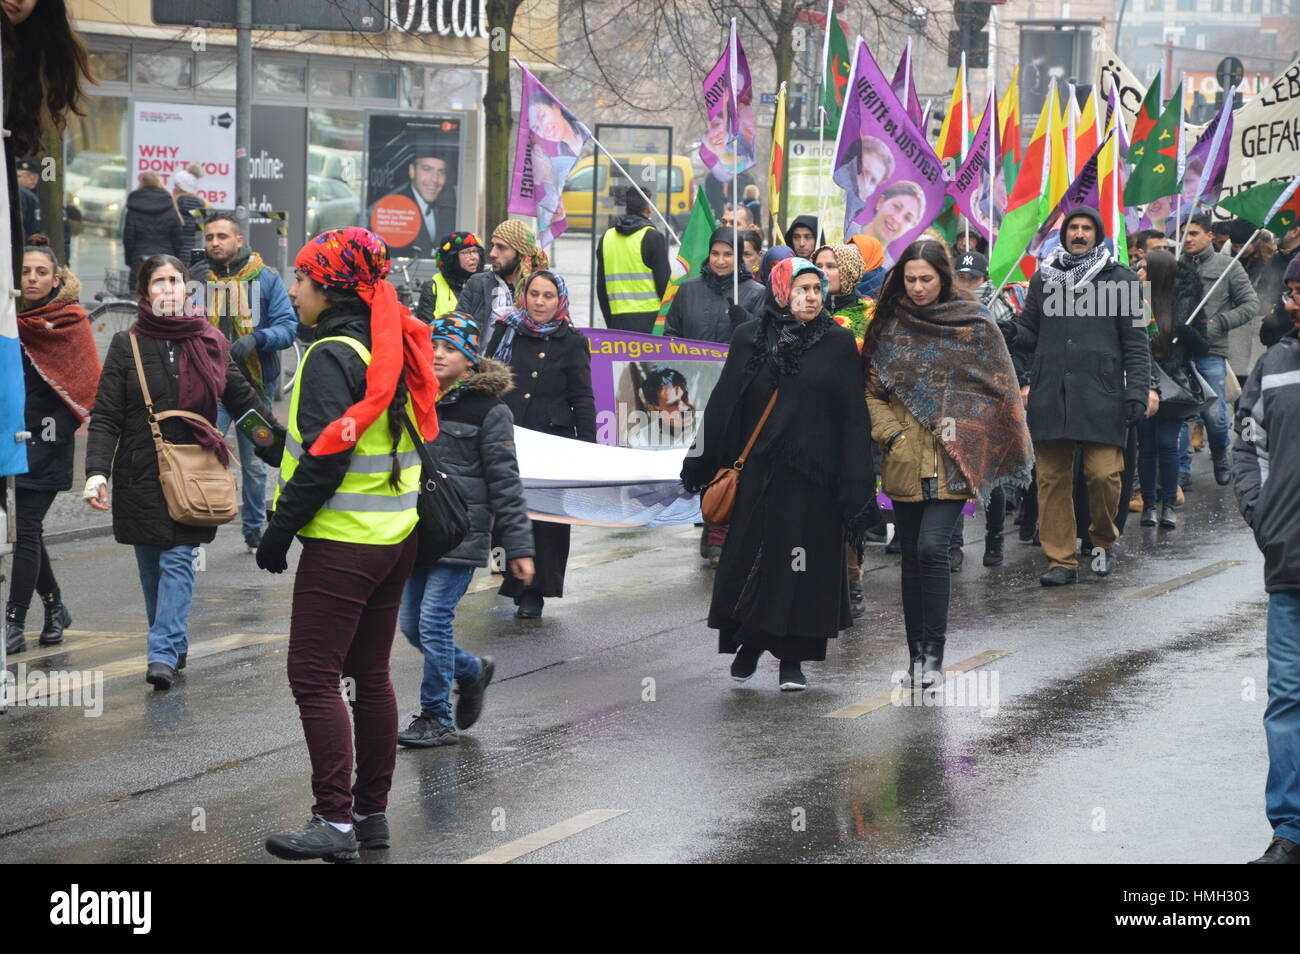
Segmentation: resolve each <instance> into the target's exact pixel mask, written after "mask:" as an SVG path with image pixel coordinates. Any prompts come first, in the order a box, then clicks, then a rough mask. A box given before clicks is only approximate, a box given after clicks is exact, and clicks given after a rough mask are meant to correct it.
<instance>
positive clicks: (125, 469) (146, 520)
mask: <svg viewBox="0 0 1300 954" xmlns="http://www.w3.org/2000/svg"><path fill="white" fill-rule="evenodd" d="M188 281H189V271H188V270H187V269H186V267H185V265H184V264H182V263H181V262H180V260H179V259H176V258H174V257H172V256H170V255H154V256H151V257H150V258H147V259H145V261H144V263H143V264H142V265H141V267H140V275H139V278H138V279H137V281H136V294H137V295H138V296H139V299H140V309H139V313H138V317H137V318H136V322H135V324H134V325H132V326H131V328H130V329H129V330H127V331H119V332H118V333H117V334H115V335H114V336H113V340H112V342H111V343H110V344H109V346H108V354H107V356H106V357H105V359H104V371H103V374H102V375H101V376H100V379H99V391H98V393H97V394H96V395H95V409H94V413H93V414H92V415H91V418H90V427H89V435H88V437H87V441H86V477H87V480H86V488H85V491H84V493H83V496H84V497H85V498H86V499H87V500H88V501H89V502H90V505H91V506H92V507H93V508H95V509H96V510H108V509H110V504H109V497H108V481H109V480H110V479H111V480H112V482H113V503H112V511H113V537H114V538H115V539H116V540H117V542H118V543H126V544H130V545H131V546H133V547H135V557H136V563H137V565H138V567H139V571H140V585H141V586H142V587H143V589H144V601H145V608H146V610H147V612H148V616H149V656H148V663H149V666H148V673H147V675H146V677H145V678H146V679H147V680H148V681H149V683H151V684H152V685H153V687H154V688H155V689H170V688H171V685H172V681H173V680H174V679H175V676H176V672H177V670H180V669H184V668H185V660H186V655H187V653H188V650H189V638H188V635H189V611H190V602H191V600H192V598H193V595H194V571H195V564H196V562H197V561H196V560H195V557H196V556H197V554H198V553H199V552H200V551H199V547H200V546H201V545H202V544H205V543H211V542H212V540H213V538H214V537H215V536H216V534H217V528H216V527H195V526H189V525H187V524H182V523H177V522H176V521H175V520H173V519H172V518H171V514H170V513H169V512H168V510H167V501H166V499H165V498H164V497H163V492H162V484H161V482H160V481H159V478H158V455H157V451H156V450H155V448H154V443H153V437H152V434H151V432H150V429H149V421H148V415H147V412H146V411H145V404H144V392H143V390H142V389H141V387H140V379H139V375H138V374H137V372H136V367H135V358H134V355H133V353H132V348H131V339H132V337H134V338H135V339H136V341H137V342H138V344H139V346H140V363H141V365H142V366H143V368H144V376H145V380H146V382H147V383H148V385H149V394H150V396H151V397H152V398H153V406H154V411H155V412H161V411H170V410H178V409H179V410H186V411H194V412H196V413H198V414H201V415H202V416H203V417H205V418H206V419H207V420H208V421H210V422H211V423H212V427H211V428H204V427H203V425H202V424H201V423H199V422H197V421H188V420H185V419H183V418H175V417H171V418H167V419H166V420H163V421H160V422H159V428H160V429H161V431H162V436H163V439H164V440H167V441H170V442H171V443H174V444H202V445H204V446H206V447H210V448H211V449H212V450H213V451H214V452H215V453H216V455H217V457H218V459H219V460H221V462H222V463H223V464H228V463H229V453H230V452H229V449H228V448H227V446H226V442H225V440H224V439H223V438H222V437H221V435H220V433H219V432H218V431H217V430H216V420H217V407H218V404H222V405H224V406H225V408H226V410H227V411H229V412H230V416H231V417H232V418H234V419H235V420H238V419H239V418H240V417H241V416H243V414H244V413H245V412H247V411H250V410H254V409H255V410H257V411H258V413H260V414H261V415H262V416H263V417H265V418H266V419H267V420H268V421H271V420H273V418H272V417H271V412H270V410H269V409H268V408H267V407H266V406H265V405H264V404H262V402H261V400H260V399H259V398H258V396H257V393H256V392H255V391H254V390H253V387H252V385H250V384H249V383H248V379H247V378H245V377H244V375H243V373H242V372H241V371H240V370H239V369H238V368H237V367H235V364H234V362H233V361H231V360H230V344H229V342H227V341H226V337H225V335H223V334H221V332H220V331H218V330H217V329H216V328H215V327H214V326H213V325H211V324H210V323H209V322H208V319H207V317H206V316H205V315H204V314H203V313H202V312H201V311H200V312H198V313H197V314H194V313H193V312H194V311H195V310H196V309H195V308H194V307H193V304H192V303H189V302H187V301H186V299H185V284H186V282H188ZM187 312H189V314H187Z"/></svg>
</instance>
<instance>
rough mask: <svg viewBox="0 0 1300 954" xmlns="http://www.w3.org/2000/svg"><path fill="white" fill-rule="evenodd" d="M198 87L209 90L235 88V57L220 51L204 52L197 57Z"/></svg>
mask: <svg viewBox="0 0 1300 954" xmlns="http://www.w3.org/2000/svg"><path fill="white" fill-rule="evenodd" d="M195 86H197V87H198V88H199V89H202V90H207V91H210V92H215V91H222V92H226V91H233V90H234V89H235V58H234V57H233V56H224V55H222V54H220V53H204V54H203V55H202V56H200V57H199V58H198V81H197V82H196V83H195Z"/></svg>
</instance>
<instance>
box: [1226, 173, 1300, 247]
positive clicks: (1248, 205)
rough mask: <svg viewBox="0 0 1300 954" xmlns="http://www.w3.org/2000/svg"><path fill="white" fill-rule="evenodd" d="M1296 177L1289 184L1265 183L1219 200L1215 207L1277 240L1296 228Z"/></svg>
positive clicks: (1299, 211) (1299, 201)
mask: <svg viewBox="0 0 1300 954" xmlns="http://www.w3.org/2000/svg"><path fill="white" fill-rule="evenodd" d="M1297 186H1300V176H1296V177H1295V178H1294V179H1292V180H1291V181H1290V182H1287V181H1285V180H1279V181H1276V182H1265V183H1264V184H1262V185H1257V186H1254V187H1252V188H1250V189H1243V190H1242V191H1241V192H1238V193H1237V194H1236V195H1234V196H1229V197H1228V198H1226V199H1220V200H1219V205H1220V206H1221V207H1222V208H1225V209H1227V210H1228V211H1229V212H1231V213H1233V214H1234V215H1236V216H1237V217H1238V218H1242V219H1245V220H1246V221H1247V222H1253V223H1254V224H1255V225H1257V226H1259V227H1260V228H1262V229H1268V230H1269V231H1270V232H1272V233H1273V234H1274V235H1276V236H1277V237H1278V238H1282V237H1283V236H1284V235H1286V233H1287V231H1288V230H1289V229H1293V228H1295V227H1296V225H1297V224H1300V189H1297Z"/></svg>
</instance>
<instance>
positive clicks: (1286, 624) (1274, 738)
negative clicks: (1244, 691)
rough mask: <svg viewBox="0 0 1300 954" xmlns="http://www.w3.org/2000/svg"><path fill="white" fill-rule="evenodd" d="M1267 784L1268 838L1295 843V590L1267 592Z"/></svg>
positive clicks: (1299, 617)
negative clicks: (1269, 830)
mask: <svg viewBox="0 0 1300 954" xmlns="http://www.w3.org/2000/svg"><path fill="white" fill-rule="evenodd" d="M1264 737H1265V739H1267V740H1268V781H1267V782H1265V783H1264V805H1265V808H1266V810H1267V811H1268V820H1269V822H1270V823H1271V824H1272V826H1273V834H1274V835H1276V836H1277V837H1278V838H1285V839H1287V840H1288V841H1293V842H1295V843H1296V844H1300V591H1297V590H1282V591H1280V592H1277V593H1270V594H1268V708H1267V709H1265V710H1264Z"/></svg>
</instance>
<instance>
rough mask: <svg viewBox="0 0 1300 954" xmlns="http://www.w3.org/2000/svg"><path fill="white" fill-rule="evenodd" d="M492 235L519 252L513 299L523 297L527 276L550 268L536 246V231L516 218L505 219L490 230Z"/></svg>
mask: <svg viewBox="0 0 1300 954" xmlns="http://www.w3.org/2000/svg"><path fill="white" fill-rule="evenodd" d="M492 237H493V238H494V239H500V240H501V241H503V242H505V243H506V245H508V246H509V247H510V248H512V249H514V250H515V251H516V252H518V253H519V276H518V277H517V278H516V279H515V287H514V293H515V301H516V302H517V301H519V299H521V298H522V297H523V292H524V285H525V284H526V283H527V281H528V276H530V275H532V273H533V272H535V271H539V270H540V269H544V268H550V267H551V260H550V259H549V258H547V257H546V252H545V251H544V250H542V249H540V248H538V247H537V233H536V232H534V231H533V230H532V229H530V228H529V227H528V226H526V225H524V223H523V222H520V221H519V220H518V219H506V220H505V221H504V222H502V223H501V224H500V225H498V226H497V227H496V228H495V229H493V230H492Z"/></svg>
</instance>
